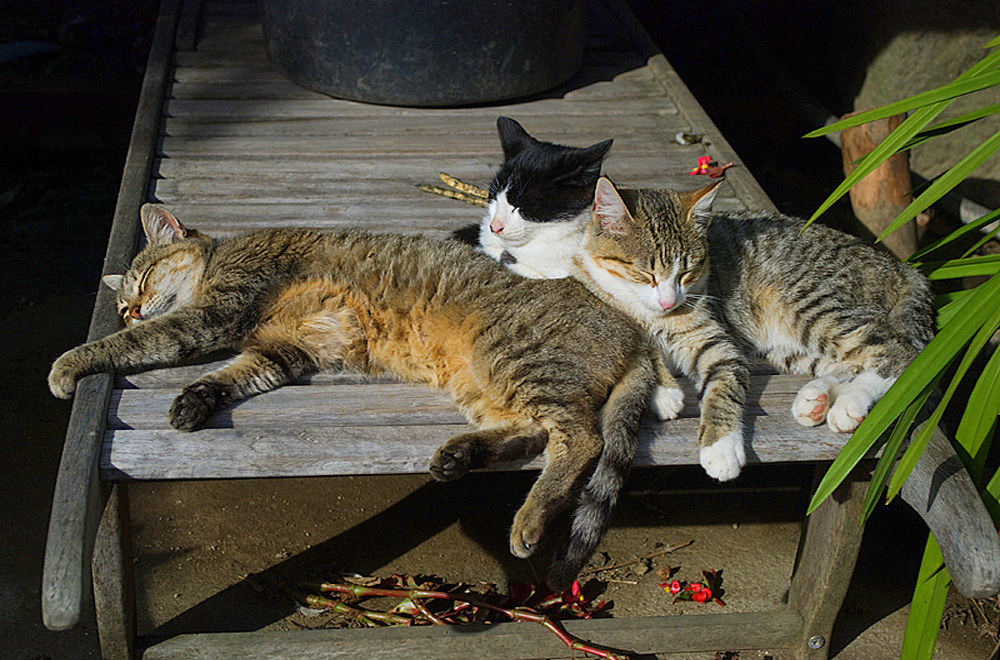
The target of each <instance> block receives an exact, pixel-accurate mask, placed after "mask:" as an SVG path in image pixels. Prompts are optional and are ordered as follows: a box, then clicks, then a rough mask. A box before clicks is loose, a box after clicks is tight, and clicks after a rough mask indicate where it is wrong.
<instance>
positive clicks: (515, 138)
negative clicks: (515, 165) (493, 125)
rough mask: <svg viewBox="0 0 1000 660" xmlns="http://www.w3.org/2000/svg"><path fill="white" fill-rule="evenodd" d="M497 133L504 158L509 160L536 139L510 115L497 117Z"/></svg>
mask: <svg viewBox="0 0 1000 660" xmlns="http://www.w3.org/2000/svg"><path fill="white" fill-rule="evenodd" d="M497 133H498V134H499V135H500V146H502V147H503V158H504V160H510V159H511V158H513V157H514V156H516V155H518V154H519V153H521V152H522V151H524V149H525V148H526V147H528V146H529V145H531V144H532V143H534V142H535V141H536V140H535V138H533V137H531V136H530V135H528V131H526V130H524V129H523V128H522V127H521V125H520V124H518V123H517V122H516V121H514V120H513V119H511V118H510V117H498V118H497Z"/></svg>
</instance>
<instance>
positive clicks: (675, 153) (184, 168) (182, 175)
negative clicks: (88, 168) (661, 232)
mask: <svg viewBox="0 0 1000 660" xmlns="http://www.w3.org/2000/svg"><path fill="white" fill-rule="evenodd" d="M580 142H581V143H585V142H587V140H581V141H580ZM501 158H502V156H501V154H500V153H499V142H498V146H497V153H495V154H492V156H489V157H484V156H470V155H454V154H435V155H434V157H433V163H430V162H428V159H429V157H428V156H427V155H424V154H394V155H393V156H392V158H387V157H385V156H384V155H383V154H353V155H352V154H334V155H332V156H329V157H325V156H316V157H308V156H299V155H295V156H293V155H288V156H285V157H281V158H240V159H239V160H238V162H234V159H233V158H225V157H222V156H212V155H206V156H204V157H200V158H160V159H158V160H157V162H156V165H155V170H154V171H155V172H156V174H157V175H158V176H159V177H160V178H162V179H177V180H201V179H209V180H215V181H218V177H221V176H225V178H226V179H227V180H228V181H233V182H242V183H245V184H256V185H268V184H281V183H286V182H292V183H301V184H303V185H306V184H310V183H314V182H317V181H323V182H325V183H327V184H329V183H331V182H341V181H343V182H347V181H352V180H357V179H364V180H383V181H403V182H409V183H411V184H417V183H425V184H431V185H443V184H442V183H441V182H440V181H439V180H438V177H437V175H438V172H447V173H448V174H451V175H452V176H455V177H457V178H459V179H462V180H463V181H467V182H468V183H472V184H475V185H478V186H480V187H482V188H486V187H488V186H489V182H490V179H491V178H492V176H493V171H494V168H495V167H496V166H498V165H499V163H500V160H501ZM696 158H697V152H696V151H694V150H692V149H691V147H689V146H688V147H681V146H679V145H674V144H670V145H667V146H666V147H664V150H663V152H662V153H644V154H636V153H631V152H625V150H622V153H621V155H619V154H618V153H617V150H616V148H615V147H612V148H611V153H610V155H609V156H608V158H607V160H606V161H605V164H604V172H605V174H606V175H607V176H609V177H610V178H611V179H612V180H613V181H616V182H618V181H620V182H628V183H629V185H638V186H668V187H669V186H674V187H677V188H678V189H682V190H693V189H694V188H696V187H698V186H700V185H704V181H703V180H702V179H701V178H699V177H691V176H688V172H689V171H690V169H691V167H693V166H694V163H695V161H696ZM216 187H218V186H216ZM728 192H730V191H729V189H728V186H724V187H723V188H722V192H721V193H720V194H722V195H726V194H727V193H728ZM328 201H330V200H328Z"/></svg>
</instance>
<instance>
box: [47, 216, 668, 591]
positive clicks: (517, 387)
mask: <svg viewBox="0 0 1000 660" xmlns="http://www.w3.org/2000/svg"><path fill="white" fill-rule="evenodd" d="M142 224H143V228H144V230H145V233H146V236H147V238H148V246H147V247H146V248H145V249H144V250H143V251H142V252H140V253H139V254H138V255H137V256H136V258H135V260H134V261H133V263H132V266H131V268H130V269H129V271H128V272H127V273H125V274H124V275H120V276H109V277H108V278H107V283H108V284H109V285H111V286H113V287H114V288H115V289H117V291H118V304H119V310H118V311H119V313H120V315H121V316H122V318H123V320H124V321H125V324H126V326H127V327H126V328H125V329H123V330H121V331H119V332H117V333H115V334H112V335H109V336H108V337H105V338H103V339H100V340H97V341H95V342H91V343H88V344H85V345H83V346H79V347H77V348H74V349H73V350H70V351H68V352H66V353H65V354H63V355H62V356H61V357H60V358H59V359H57V360H56V362H55V363H54V365H53V366H52V370H51V372H50V374H49V387H50V389H51V390H52V393H53V394H55V395H56V396H58V397H64V398H65V397H69V396H71V395H72V393H73V391H74V389H75V387H76V383H77V381H78V380H79V379H80V378H82V377H84V376H86V375H88V374H93V373H98V372H106V371H138V370H143V369H147V368H151V367H154V366H157V365H169V364H175V363H177V362H179V361H181V360H185V359H189V358H192V357H195V356H198V355H203V354H206V353H209V352H212V351H216V350H220V349H236V350H238V351H239V354H238V356H237V357H236V358H235V360H234V361H232V362H231V363H230V364H228V365H227V366H225V367H223V368H221V369H219V370H218V371H214V372H211V373H208V374H206V375H204V376H202V377H201V378H199V379H197V380H196V381H194V382H193V383H191V384H190V385H188V386H186V387H185V388H184V389H183V391H182V392H181V394H180V395H179V396H178V397H177V398H176V400H175V401H174V403H173V405H172V407H171V409H170V413H169V415H170V422H171V424H172V425H173V426H174V427H175V428H178V429H181V430H193V429H196V428H199V427H201V426H203V425H204V424H205V422H206V421H207V420H208V419H209V418H210V417H211V416H212V415H213V413H215V412H216V411H217V410H219V409H220V408H221V407H222V406H224V405H226V404H228V403H231V402H233V401H237V400H239V399H243V398H245V397H249V396H252V395H254V394H258V393H261V392H266V391H268V390H272V389H275V388H277V387H280V386H281V385H283V384H286V383H289V382H292V381H294V380H295V379H296V378H298V377H299V376H300V375H302V374H303V373H305V372H307V371H312V370H316V369H339V368H353V369H358V370H361V371H364V372H368V373H380V372H391V373H394V374H397V375H398V376H400V377H402V378H404V379H407V380H411V381H417V382H424V383H428V384H431V385H434V386H436V387H440V388H443V389H445V390H447V391H449V392H450V393H451V394H452V396H453V397H454V399H455V401H456V403H457V404H458V406H459V408H460V409H461V410H462V411H463V413H465V415H466V416H467V417H468V418H469V419H470V420H471V421H472V422H473V423H474V424H475V425H476V426H477V427H478V429H479V430H477V431H475V432H471V433H464V434H461V435H458V436H456V437H454V438H452V439H450V440H449V441H447V442H446V443H445V444H444V445H442V446H441V447H440V448H439V449H438V450H437V452H436V454H435V455H434V457H433V458H432V459H431V463H430V471H431V473H432V474H433V476H434V477H435V478H437V479H439V480H442V481H449V480H452V479H456V478H458V477H460V476H461V475H462V474H464V473H465V472H467V471H469V470H471V469H474V468H481V467H485V466H486V465H489V464H491V463H493V462H496V461H507V460H511V459H515V458H520V457H523V456H528V455H533V454H537V453H539V452H542V451H543V450H544V451H545V453H546V455H547V464H546V466H545V469H544V470H543V471H542V473H541V475H540V476H539V477H538V479H537V481H536V482H535V484H534V486H533V487H532V489H531V491H530V493H529V494H528V496H527V499H526V501H525V502H524V504H523V506H522V507H521V509H520V510H519V511H518V512H517V515H516V517H515V519H514V523H513V527H512V529H511V534H510V549H511V552H512V553H513V554H514V555H516V556H518V557H522V558H523V557H528V556H530V555H531V554H533V553H534V552H535V550H536V549H537V547H538V544H539V542H540V541H541V538H542V534H543V531H544V529H545V527H546V526H547V525H548V524H549V523H550V522H551V520H552V518H553V517H554V516H555V515H557V514H558V513H559V512H560V511H562V510H564V509H567V508H571V507H574V506H575V510H574V514H573V519H572V522H571V529H570V534H569V538H568V540H567V541H566V543H565V544H564V546H563V547H562V549H561V550H560V552H559V553H558V555H557V556H556V559H555V561H554V563H553V565H552V567H551V569H550V572H549V575H548V581H549V584H550V586H552V587H553V588H555V589H557V590H559V589H563V588H565V587H566V586H568V585H569V584H570V583H571V582H572V581H573V579H574V578H575V576H576V574H577V572H578V571H579V569H580V567H581V566H582V565H583V563H584V562H585V561H586V560H587V559H588V558H589V557H590V555H591V553H592V552H593V550H594V548H595V547H596V545H597V543H598V541H599V540H600V538H601V534H602V533H603V531H604V528H605V526H606V525H607V522H608V518H609V517H610V513H611V510H612V508H613V507H614V504H615V501H616V499H617V496H618V492H619V490H620V489H621V487H622V484H623V482H624V479H625V477H626V475H627V474H628V471H629V468H630V467H631V463H632V459H633V457H634V455H635V450H636V434H637V429H638V425H639V419H640V416H641V415H642V413H643V411H644V409H645V407H646V402H647V401H648V399H649V396H650V393H651V391H652V389H653V386H654V381H655V378H656V375H657V374H656V370H657V363H658V362H660V360H659V357H658V355H657V352H656V351H655V350H654V348H653V347H652V346H651V345H650V342H649V339H648V338H647V337H646V335H645V334H644V333H643V332H642V330H641V329H640V328H639V327H638V326H637V325H636V324H635V323H634V322H633V321H631V320H630V319H629V318H628V317H627V316H626V315H624V314H621V313H619V312H615V311H613V310H610V309H608V308H607V306H606V305H604V304H603V303H601V302H600V301H598V300H597V299H596V298H595V297H594V296H592V295H591V294H590V293H588V292H587V290H586V289H585V288H584V287H583V286H581V285H580V284H579V283H577V282H575V281H572V280H528V279H524V278H521V277H519V276H517V275H515V274H513V273H511V272H510V271H508V270H507V269H505V268H502V267H500V266H499V265H497V263H496V262H495V261H493V260H491V259H489V258H488V257H486V256H485V255H482V254H480V253H478V252H477V251H475V250H474V249H473V248H472V247H470V246H467V245H463V244H460V243H457V242H452V241H447V242H432V241H429V240H426V239H422V238H417V237H404V236H391V235H371V234H366V233H362V232H347V233H320V232H314V231H307V230H269V231H258V232H252V233H248V234H244V235H242V236H237V237H234V238H229V239H223V240H214V239H211V238H209V237H207V236H204V235H202V234H200V233H199V232H197V231H194V230H189V229H187V228H185V227H184V226H183V225H182V224H181V223H180V222H178V221H177V220H176V219H175V218H174V217H173V216H172V215H170V214H169V213H168V212H167V211H165V210H164V209H162V208H159V207H156V206H153V205H146V206H144V207H143V209H142Z"/></svg>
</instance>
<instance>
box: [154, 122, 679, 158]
mask: <svg viewBox="0 0 1000 660" xmlns="http://www.w3.org/2000/svg"><path fill="white" fill-rule="evenodd" d="M664 124H665V125H664V126H663V127H662V130H663V132H664V134H670V135H673V133H674V132H675V131H678V130H681V128H682V127H681V126H680V125H679V124H673V125H671V124H670V123H668V122H664ZM491 137H492V136H489V135H484V136H481V137H479V138H478V139H472V138H469V139H468V140H466V139H464V138H465V136H444V135H442V136H434V135H421V136H419V137H414V138H412V139H409V140H405V141H403V140H400V139H399V138H398V137H397V136H394V135H387V136H367V135H364V136H353V135H341V136H339V137H331V138H324V137H321V136H309V135H304V136H281V135H278V136H269V135H264V136H261V137H191V138H188V137H166V138H163V140H162V141H161V146H160V150H159V155H163V156H167V157H170V158H182V157H183V158H191V157H195V158H197V157H204V156H240V157H242V156H275V157H279V158H280V157H285V156H289V155H299V154H301V155H303V156H325V155H329V156H335V155H345V154H359V155H360V154H370V153H381V154H385V155H387V156H390V157H391V156H395V155H397V154H426V155H427V156H428V158H434V157H436V156H437V154H441V155H442V156H445V157H447V156H453V155H454V156H457V155H461V154H464V155H472V154H482V155H483V156H484V157H490V156H494V155H495V154H496V150H497V148H496V139H495V138H493V139H490V138H491ZM650 137H651V136H641V135H635V136H630V135H625V136H622V137H621V138H620V140H618V142H619V145H618V148H619V150H629V151H632V152H639V153H643V152H644V153H647V154H652V153H662V152H664V151H665V150H666V148H668V145H669V144H670V143H669V142H667V141H665V140H662V139H661V140H653V139H649V138H650ZM644 138H645V139H644ZM685 162H686V159H685ZM428 167H429V168H430V167H434V165H432V164H431V163H428Z"/></svg>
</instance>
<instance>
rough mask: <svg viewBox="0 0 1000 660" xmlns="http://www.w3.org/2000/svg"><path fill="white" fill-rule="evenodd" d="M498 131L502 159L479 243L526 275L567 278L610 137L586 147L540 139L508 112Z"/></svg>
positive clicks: (491, 191)
mask: <svg viewBox="0 0 1000 660" xmlns="http://www.w3.org/2000/svg"><path fill="white" fill-rule="evenodd" d="M497 133H498V134H499V135H500V144H501V145H502V147H503V155H504V162H503V164H502V165H501V166H500V169H499V170H497V172H496V174H495V175H494V177H493V180H492V182H491V183H490V191H489V205H488V206H487V209H486V215H485V216H484V217H483V220H482V222H481V223H480V225H479V245H480V248H481V249H482V250H483V252H485V253H486V254H488V255H490V256H491V257H493V258H494V259H496V260H497V261H500V262H501V263H504V264H506V265H507V266H508V267H509V268H510V269H511V270H513V271H514V272H515V273H517V274H519V275H523V276H525V277H534V278H559V277H569V274H570V268H571V265H572V257H573V255H574V254H576V252H578V251H579V248H580V240H581V239H582V238H583V228H584V226H585V225H586V224H587V222H589V221H590V204H591V202H593V200H594V185H595V184H596V183H597V179H598V177H599V176H600V175H601V162H602V161H603V160H604V156H605V154H607V152H608V149H610V148H611V140H605V141H603V142H598V143H597V144H595V145H593V146H590V147H587V148H585V149H580V148H577V147H566V146H562V145H558V144H552V143H551V142H542V141H539V140H536V139H535V138H533V137H531V136H530V135H528V132H527V131H525V130H524V129H523V128H522V127H521V125H520V124H519V123H517V122H516V121H514V120H513V119H510V118H508V117H500V118H499V119H497Z"/></svg>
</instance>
